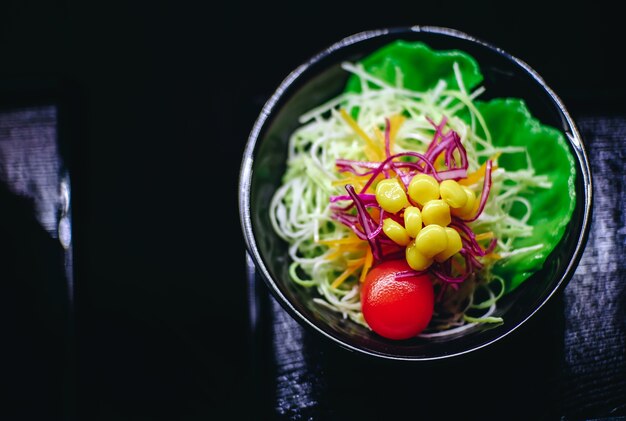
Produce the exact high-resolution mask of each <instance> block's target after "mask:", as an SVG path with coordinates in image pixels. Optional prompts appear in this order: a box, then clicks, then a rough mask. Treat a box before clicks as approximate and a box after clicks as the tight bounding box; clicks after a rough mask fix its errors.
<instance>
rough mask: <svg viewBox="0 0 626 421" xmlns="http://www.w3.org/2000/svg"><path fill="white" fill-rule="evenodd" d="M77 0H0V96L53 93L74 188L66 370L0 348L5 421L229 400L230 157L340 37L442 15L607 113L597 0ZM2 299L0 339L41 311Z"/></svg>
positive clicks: (239, 258) (574, 104)
mask: <svg viewBox="0 0 626 421" xmlns="http://www.w3.org/2000/svg"><path fill="white" fill-rule="evenodd" d="M87 3H88V2H79V1H46V2H44V1H32V0H20V1H17V0H15V1H6V0H5V1H3V2H1V3H0V105H1V106H2V107H5V108H7V107H12V106H27V105H30V104H35V103H42V102H43V103H46V102H53V103H58V104H61V106H62V109H63V110H64V112H63V113H62V114H61V116H60V127H61V132H60V138H59V139H60V141H61V142H63V145H64V146H63V147H64V148H65V149H64V150H65V151H66V153H67V156H68V161H69V165H70V170H71V177H72V185H73V200H74V202H73V205H74V208H73V211H74V257H75V281H76V290H75V310H74V311H73V312H72V314H71V315H72V317H73V321H74V324H73V325H74V329H73V332H74V335H75V336H70V337H69V339H68V341H69V342H68V344H69V351H68V352H69V359H68V361H69V364H68V365H67V373H69V375H68V377H64V376H61V375H59V374H58V372H57V371H54V370H52V371H45V370H44V371H42V372H38V371H36V370H30V371H29V376H30V377H29V379H28V381H25V380H24V379H23V377H22V373H24V370H26V369H27V368H28V367H32V366H33V364H35V359H36V358H37V355H38V354H35V356H28V355H21V356H20V355H13V358H12V359H11V360H8V359H3V360H2V363H0V366H3V365H6V367H13V369H12V370H9V371H6V370H3V371H4V372H8V373H9V375H4V376H3V375H2V373H0V383H2V384H3V386H5V387H6V389H7V390H13V391H14V397H15V396H18V397H19V399H17V400H14V401H13V404H12V405H13V406H8V407H6V408H9V409H7V413H12V412H13V409H14V410H15V411H14V412H13V413H18V414H22V415H23V417H19V416H16V417H15V418H16V419H22V418H24V419H34V418H35V417H36V418H37V419H63V418H66V419H74V418H76V419H80V420H110V419H115V420H117V419H156V418H165V419H211V418H213V417H214V416H216V415H217V413H218V412H221V411H222V410H226V411H234V412H235V413H241V414H244V413H246V412H247V410H248V409H249V406H248V405H247V402H250V399H252V398H251V396H250V394H251V393H253V390H252V389H251V388H250V386H249V381H248V380H249V366H248V362H249V355H248V350H249V345H250V343H249V337H248V335H247V333H248V326H247V301H246V289H245V287H246V284H245V266H244V243H243V240H242V235H241V230H240V227H239V219H238V216H237V183H238V172H239V164H240V158H241V154H242V151H243V148H244V145H245V141H246V138H247V135H248V132H249V131H250V129H251V126H252V124H253V122H254V119H255V118H256V115H257V113H258V112H259V111H260V108H261V107H262V105H263V103H264V101H265V100H266V99H268V97H269V96H270V95H271V93H272V92H273V90H274V89H275V88H276V87H277V85H278V84H279V83H280V81H281V80H282V79H283V78H284V77H286V76H287V74H288V73H289V72H290V71H291V70H292V69H293V68H295V67H296V66H297V65H299V64H301V63H302V62H303V61H305V60H306V59H307V58H309V57H310V56H312V55H314V54H315V53H317V52H319V51H320V50H321V49H323V48H324V47H326V46H328V45H330V44H331V43H334V42H335V41H338V40H339V39H341V38H342V37H344V36H348V35H351V34H353V33H355V32H359V31H362V30H368V29H376V28H380V27H386V26H410V25H415V24H419V25H437V26H448V27H452V28H456V29H459V30H462V31H465V32H468V33H470V34H472V35H474V36H477V37H479V38H482V39H483V40H486V41H488V42H491V43H493V44H496V45H497V46H500V47H502V48H504V49H505V50H507V51H508V52H509V53H511V54H513V55H515V56H517V57H519V58H521V59H523V60H524V61H526V62H527V63H528V64H529V65H531V66H532V67H533V68H534V69H535V70H537V71H538V72H539V74H541V75H542V76H543V77H544V79H545V80H546V82H547V83H548V84H549V85H550V86H551V87H552V88H553V89H554V90H555V91H556V92H557V93H558V94H559V95H560V97H561V99H562V100H563V101H564V103H565V104H566V106H568V107H569V108H570V110H571V112H572V115H573V117H574V118H577V117H579V116H584V115H586V114H590V113H593V114H599V113H600V114H606V115H624V112H625V111H626V87H625V86H626V85H625V83H624V77H625V75H626V67H625V66H624V60H623V58H622V56H623V51H624V49H623V41H624V40H625V38H626V37H624V35H623V33H622V29H621V26H620V22H619V17H618V15H619V14H618V13H616V12H615V11H613V10H611V9H610V8H607V7H605V6H603V5H602V4H600V3H597V2H594V3H593V5H589V6H587V8H586V9H579V8H577V6H574V5H565V6H562V7H561V8H555V10H547V9H545V7H544V5H534V4H531V3H521V2H520V3H515V4H512V3H511V2H496V1H493V2H484V3H481V4H478V3H480V2H467V3H468V4H465V3H461V4H455V3H453V2H421V1H420V2H405V3H390V2H379V3H374V4H372V5H371V6H370V5H366V4H364V3H350V2H307V3H302V4H300V3H299V2H290V3H284V4H279V3H275V4H267V3H263V2H252V3H251V4H248V2H239V1H229V2H226V3H227V4H222V3H223V2H185V1H177V2H173V1H169V2H145V3H139V2H89V4H90V5H89V6H86V4H87ZM545 3H548V2H545ZM0 282H2V281H0ZM18 298H19V299H20V300H22V301H23V302H24V304H23V305H22V306H21V307H20V311H19V312H18V313H17V314H16V316H15V318H11V319H4V320H2V321H1V322H0V325H3V324H10V325H11V326H12V327H13V328H12V329H9V330H8V331H9V332H13V333H8V334H7V335H8V337H7V338H5V339H2V340H1V342H2V343H6V344H10V343H11V341H12V340H14V339H15V338H17V337H18V336H19V334H18V333H16V332H18V331H19V330H20V329H21V328H26V326H27V322H26V321H24V320H25V319H24V316H23V315H25V314H28V313H29V312H45V311H46V310H47V307H46V306H45V305H43V306H35V304H33V303H32V302H30V301H29V300H28V299H24V297H18ZM50 300H52V298H50ZM22 301H20V303H21V302H22ZM48 305H50V306H53V304H48ZM12 335H13V336H12ZM40 342H41V346H42V347H44V348H45V347H46V342H45V341H44V340H42V341H40ZM52 346H53V345H51V347H52ZM49 352H50V353H54V352H55V351H54V350H50V351H49ZM37 364H40V361H37ZM15 367H17V368H15ZM22 369H24V370H22ZM27 371H28V370H27ZM55 376H57V377H59V376H60V377H62V380H57V377H55ZM60 377H59V378H60ZM68 379H69V381H68ZM66 381H67V382H66ZM64 382H66V383H64ZM17 383H19V384H21V386H20V387H17V388H16V387H14V385H15V384H17ZM37 384H38V385H41V384H44V385H49V388H48V389H46V387H43V386H42V387H34V386H33V385H37ZM59 387H61V388H62V390H64V391H65V392H64V393H63V394H62V395H63V396H61V397H59V396H58V395H61V394H51V393H50V390H57V391H58V388H59ZM529 387H531V386H530V385H529ZM30 416H33V418H30ZM9 419H13V418H9Z"/></svg>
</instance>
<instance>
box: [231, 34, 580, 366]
mask: <svg viewBox="0 0 626 421" xmlns="http://www.w3.org/2000/svg"><path fill="white" fill-rule="evenodd" d="M396 39H404V40H408V41H412V40H415V41H417V40H419V41H423V42H425V43H426V44H428V45H430V46H431V47H432V48H434V49H444V50H445V49H459V50H462V51H465V52H467V53H469V54H470V55H472V56H473V57H474V58H475V59H476V60H477V61H478V63H479V65H480V68H481V71H482V72H483V75H484V77H485V79H484V81H483V83H482V84H483V85H484V86H485V87H486V92H487V93H489V95H490V96H491V97H517V98H523V99H524V100H525V101H526V104H527V106H528V108H529V110H530V112H531V114H532V115H533V116H534V117H536V118H538V119H539V120H540V121H542V122H543V123H544V124H548V125H551V126H553V127H556V128H559V129H561V130H562V131H563V132H564V133H565V134H566V138H567V141H568V143H569V147H570V149H571V153H572V155H573V156H574V159H575V161H576V171H577V175H576V186H575V188H576V195H577V200H576V206H575V209H574V213H573V215H572V218H571V221H570V222H569V226H568V227H567V229H566V231H565V234H564V236H563V238H562V239H561V241H560V243H559V244H558V245H557V246H556V247H555V249H554V250H553V252H552V253H551V254H550V255H549V256H548V259H547V260H546V262H545V264H544V267H543V269H542V270H540V271H539V272H537V273H535V274H534V275H533V276H531V277H530V278H529V279H527V280H526V281H525V282H524V283H523V284H522V286H520V287H519V288H517V289H516V290H515V291H514V292H512V293H511V294H507V296H505V297H504V298H503V299H501V300H500V301H499V302H498V305H499V310H498V311H499V312H498V315H501V316H503V317H504V319H505V322H504V323H502V324H499V325H497V326H495V327H494V326H493V325H489V324H481V325H478V326H476V327H474V328H472V329H468V330H467V331H465V332H464V333H463V334H461V335H458V336H453V337H445V339H444V338H442V339H439V340H428V341H424V340H418V339H415V340H404V341H392V340H387V339H385V338H382V337H380V336H378V335H375V334H373V333H372V332H370V331H369V330H368V329H366V328H364V327H362V326H360V325H357V324H356V323H353V322H352V321H350V320H344V319H343V318H342V317H341V315H338V314H337V313H333V312H331V311H326V310H325V309H323V308H320V307H319V306H315V304H313V303H312V302H311V300H310V298H309V299H307V295H308V294H309V292H308V291H305V290H304V289H303V288H300V287H299V286H298V285H295V284H294V283H293V282H292V281H290V280H289V278H288V274H287V269H288V264H289V258H288V255H287V246H286V244H284V243H283V241H282V240H281V239H280V238H279V237H278V236H277V235H276V234H275V233H274V231H273V229H272V226H271V223H270V219H269V216H268V208H269V203H270V199H271V197H272V195H273V193H274V192H275V190H276V189H277V187H278V186H279V184H280V181H281V176H282V174H283V172H284V170H285V161H286V156H287V144H288V139H289V136H290V135H291V133H292V132H293V131H294V130H295V129H296V128H297V127H298V126H299V123H298V117H299V116H300V115H301V114H302V113H303V112H305V111H307V110H309V109H311V108H313V107H314V106H316V105H319V104H321V103H322V102H324V101H326V100H328V99H330V98H332V97H334V96H336V95H337V94H338V93H339V92H341V90H342V89H343V87H344V85H345V83H346V80H347V74H346V72H345V71H343V70H342V69H341V67H340V63H341V62H342V61H345V60H351V61H355V60H358V59H360V58H361V57H363V56H365V55H367V54H369V53H371V52H373V51H374V50H376V49H378V48H380V47H382V46H383V45H385V44H387V43H389V42H391V41H393V40H396ZM481 98H483V97H482V96H481ZM239 182H240V192H239V211H240V218H241V224H242V229H243V234H244V237H245V241H246V246H247V250H248V252H249V254H250V255H251V256H252V259H253V261H254V265H255V267H256V269H257V271H258V273H259V274H260V275H261V276H262V277H263V279H264V281H265V283H266V284H267V287H268V288H269V289H270V291H271V293H272V294H273V296H274V297H275V298H276V299H277V300H278V302H279V303H280V304H281V305H282V306H283V307H284V308H285V310H286V311H287V312H288V313H289V314H290V315H291V316H292V317H293V318H294V319H295V320H297V321H298V322H300V323H301V324H302V325H304V326H305V327H306V328H309V329H311V330H312V331H313V332H315V334H317V335H320V336H322V337H325V338H327V339H329V340H330V341H333V342H334V343H336V344H337V345H340V346H342V347H344V348H346V349H349V350H352V351H356V352H359V353H363V354H366V355H370V356H374V357H379V358H386V359H394V360H407V361H423V360H435V359H442V358H449V357H454V356H457V355H461V354H465V353H468V352H472V351H476V350H479V349H481V348H483V347H485V346H488V345H489V344H492V343H494V342H495V341H497V340H499V339H501V338H503V337H504V336H506V335H508V334H509V333H511V332H513V331H514V330H515V329H517V328H518V327H519V326H520V325H522V324H523V323H524V322H526V321H527V320H528V319H529V318H530V317H532V316H533V315H534V314H535V313H536V312H537V311H538V310H539V309H541V308H542V307H543V306H544V305H545V303H546V302H547V301H548V300H549V299H550V298H551V297H553V296H554V295H555V294H556V293H558V292H559V291H561V290H562V289H563V287H564V286H565V285H566V284H567V282H568V281H569V280H570V279H571V277H572V275H573V273H574V271H575V268H576V266H577V264H578V262H579V260H580V258H581V255H582V252H583V249H584V245H585V243H586V240H587V235H588V230H589V225H590V221H591V205H592V184H591V174H590V169H589V164H588V161H587V156H586V153H585V148H584V144H583V140H582V138H581V136H580V134H579V132H578V129H577V128H576V125H575V122H574V121H573V119H572V118H571V116H570V115H569V113H568V111H567V110H566V108H565V106H564V105H563V103H562V102H561V100H560V99H559V97H558V96H557V95H556V94H555V93H554V92H553V91H552V90H551V89H550V88H549V87H548V86H547V85H546V83H545V82H544V81H543V79H542V78H541V77H540V76H539V75H538V74H537V73H536V72H535V71H534V70H533V69H531V68H530V67H529V66H528V65H527V64H526V63H524V62H523V61H521V60H519V59H517V58H515V57H513V56H511V55H510V54H508V53H507V52H505V51H503V50H502V49H500V48H498V47H495V46H493V45H491V44H489V43H486V42H484V41H482V40H479V39H476V38H475V37H472V36H469V35H467V34H465V33H462V32H459V31H456V30H451V29H448V28H440V27H423V26H420V27H399V28H388V29H380V30H373V31H367V32H362V33H358V34H355V35H353V36H350V37H347V38H345V39H343V40H341V41H339V42H337V43H335V44H333V45H331V46H330V47H328V48H327V49H325V50H324V51H322V52H321V53H319V54H317V55H316V56H314V57H312V58H311V59H310V60H309V61H307V62H306V63H304V64H302V65H301V66H300V67H298V68H297V69H295V70H294V71H293V72H292V73H290V74H289V75H288V76H287V77H286V78H285V79H284V81H283V82H282V83H281V84H280V86H279V87H278V88H277V89H276V91H275V93H274V94H273V95H272V96H271V98H270V99H269V100H268V101H267V103H266V104H265V106H264V107H263V109H262V111H261V113H260V115H259V117H258V119H257V120H256V122H255V124H254V127H253V128H252V131H251V133H250V136H249V139H248V143H247V146H246V149H245V152H244V156H243V160H242V165H241V172H240V180H239ZM314 306H315V307H314Z"/></svg>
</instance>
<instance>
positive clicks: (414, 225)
mask: <svg viewBox="0 0 626 421" xmlns="http://www.w3.org/2000/svg"><path fill="white" fill-rule="evenodd" d="M404 228H405V229H406V232H407V234H409V237H412V238H415V237H417V234H419V232H420V231H421V229H422V212H421V211H420V209H419V208H416V207H415V206H407V207H406V209H404Z"/></svg>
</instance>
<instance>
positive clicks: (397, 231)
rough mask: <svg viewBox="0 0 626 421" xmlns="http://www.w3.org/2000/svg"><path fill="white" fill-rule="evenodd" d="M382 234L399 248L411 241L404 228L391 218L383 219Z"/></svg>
mask: <svg viewBox="0 0 626 421" xmlns="http://www.w3.org/2000/svg"><path fill="white" fill-rule="evenodd" d="M383 232H384V233H385V234H387V237H389V238H391V240H392V241H393V242H394V243H396V244H399V245H401V246H406V245H407V244H409V242H410V241H411V239H410V238H409V234H407V232H406V230H405V229H404V227H403V226H402V225H400V224H399V223H397V222H396V221H394V220H393V219H391V218H385V220H384V221H383Z"/></svg>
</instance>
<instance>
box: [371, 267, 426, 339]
mask: <svg viewBox="0 0 626 421" xmlns="http://www.w3.org/2000/svg"><path fill="white" fill-rule="evenodd" d="M407 270H411V268H410V267H409V265H408V263H407V262H406V260H404V259H399V260H389V261H384V262H382V263H380V264H378V265H377V266H375V267H373V268H372V269H371V270H370V272H369V273H368V274H367V276H366V277H365V281H364V282H363V285H362V287H361V305H362V311H363V317H365V321H366V322H367V324H368V325H369V326H370V328H372V330H373V331H374V332H376V333H378V334H379V335H381V336H384V337H385V338H389V339H407V338H411V337H413V336H415V335H417V334H419V333H420V332H421V331H422V330H424V329H425V328H426V326H428V323H429V322H430V319H431V318H432V315H433V308H434V306H435V293H434V291H433V285H432V283H431V281H430V278H429V276H428V275H426V274H425V275H419V276H411V277H403V278H398V279H396V277H395V276H396V274H397V273H399V272H405V271H407Z"/></svg>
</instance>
